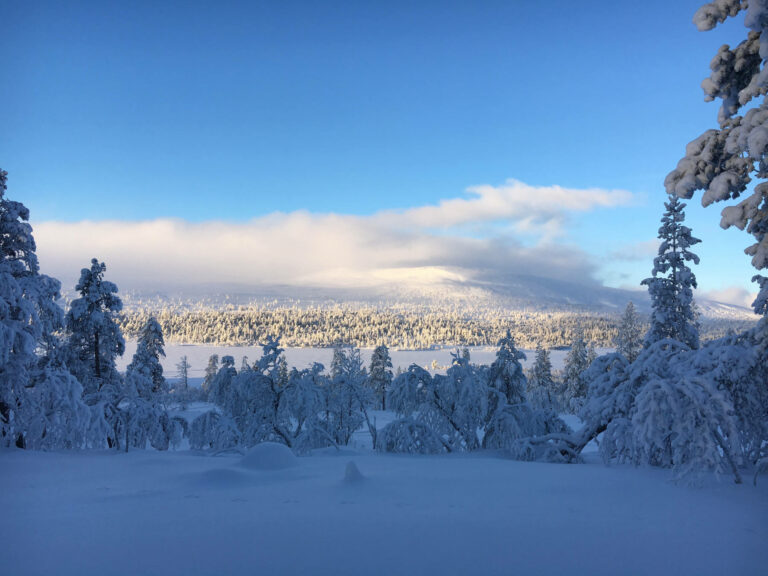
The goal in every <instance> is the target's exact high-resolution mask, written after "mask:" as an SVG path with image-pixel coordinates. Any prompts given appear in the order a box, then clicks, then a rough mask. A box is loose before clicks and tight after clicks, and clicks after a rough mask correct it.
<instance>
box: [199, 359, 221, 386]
mask: <svg viewBox="0 0 768 576" xmlns="http://www.w3.org/2000/svg"><path fill="white" fill-rule="evenodd" d="M218 371H219V355H218V354H211V356H210V357H209V358H208V365H207V366H206V367H205V377H204V378H203V383H202V386H201V388H202V389H203V392H205V393H206V394H207V393H208V391H209V390H210V387H211V383H212V382H213V379H214V378H216V374H217V373H218Z"/></svg>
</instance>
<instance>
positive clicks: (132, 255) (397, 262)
mask: <svg viewBox="0 0 768 576" xmlns="http://www.w3.org/2000/svg"><path fill="white" fill-rule="evenodd" d="M631 202H632V195H631V194H630V193H629V192H625V191H620V190H599V189H588V190H573V189H567V188H561V187H558V186H551V187H533V186H528V185H526V184H523V183H521V182H517V181H513V180H510V181H508V182H507V183H505V184H504V185H502V186H498V187H493V186H477V187H473V188H470V189H468V191H467V194H466V195H465V196H463V197H460V198H453V199H448V200H444V201H441V202H439V203H438V204H436V205H429V206H418V207H413V208H408V209H404V210H399V211H395V210H388V211H382V212H379V213H376V214H373V215H370V216H353V215H342V214H311V213H308V212H292V213H287V214H286V213H275V214H269V215H266V216H260V217H258V218H254V219H253V220H251V221H249V222H245V223H232V222H199V223H190V222H185V221H181V220H173V219H161V220H150V221H140V222H125V221H120V220H112V221H99V222H90V221H84V222H43V223H39V224H36V225H35V237H36V240H37V243H38V254H39V255H40V260H41V264H42V267H43V271H44V272H45V273H47V274H50V275H53V276H56V277H58V278H60V279H62V281H63V282H64V284H65V287H69V285H70V284H72V285H73V283H74V281H75V280H76V278H77V276H78V274H79V270H80V269H81V268H82V267H84V266H86V265H87V264H88V262H89V260H90V258H92V257H96V258H98V259H99V260H102V261H104V262H106V263H107V266H108V276H109V278H110V279H112V280H114V281H116V282H117V283H118V285H119V286H120V287H121V288H126V289H128V288H130V289H157V290H161V289H165V288H167V287H184V286H194V285H210V284H219V283H220V284H240V285H250V286H253V287H254V288H256V287H258V286H266V285H275V284H287V285H296V286H318V287H323V286H327V287H351V288H352V287H373V286H379V285H387V284H396V283H419V282H423V283H430V282H437V281H450V282H469V281H471V282H503V281H504V280H505V279H507V278H510V277H513V276H515V275H520V274H522V275H531V276H540V277H543V278H553V279H560V280H568V281H571V282H573V281H577V282H582V283H585V284H590V283H594V282H596V281H595V280H594V273H595V265H594V263H593V262H592V261H591V260H590V257H589V256H588V255H587V254H585V253H584V252H583V251H581V250H580V249H578V248H576V247H573V246H568V245H567V244H565V243H562V242H559V241H558V238H560V237H562V236H564V235H565V234H566V230H565V227H564V226H565V223H567V221H568V219H569V218H570V217H571V216H572V214H574V213H576V212H586V211H591V210H595V209H607V208H612V207H616V206H622V205H627V204H629V203H631ZM494 223H501V224H503V225H504V226H503V227H502V231H500V230H499V228H498V227H494V226H492V224H494ZM468 226H469V227H471V228H472V233H468V232H467V231H466V230H467V227H468ZM483 230H485V232H483ZM478 231H479V232H478ZM519 233H524V234H526V236H527V237H528V239H530V237H531V235H533V236H534V238H535V241H534V242H533V243H530V242H529V243H523V242H522V241H521V240H520V239H519V238H520V236H519V235H518V234H519Z"/></svg>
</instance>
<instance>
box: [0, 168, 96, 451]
mask: <svg viewBox="0 0 768 576" xmlns="http://www.w3.org/2000/svg"><path fill="white" fill-rule="evenodd" d="M6 190H7V172H5V171H4V170H0V446H8V445H11V444H16V445H17V446H20V447H28V448H39V449H59V448H76V447H81V446H82V445H83V442H84V433H85V430H86V426H87V424H88V421H89V412H88V409H87V407H86V406H85V405H84V404H83V403H82V401H81V392H82V388H81V386H80V384H79V383H78V382H77V381H76V380H75V378H73V377H72V376H71V375H70V374H69V373H68V371H67V370H66V369H65V367H64V365H63V362H62V355H61V353H60V352H61V351H60V346H59V341H58V338H57V336H56V334H55V332H56V331H58V330H60V329H61V327H62V320H63V311H62V310H61V308H60V307H59V306H58V305H57V304H56V300H57V299H58V298H59V289H60V284H59V282H58V280H55V279H53V278H50V277H48V276H45V275H43V274H40V271H39V266H38V262H37V255H36V254H35V250H36V246H35V240H34V238H33V236H32V227H31V226H30V225H29V222H28V221H29V210H27V208H26V207H25V206H24V205H23V204H21V203H20V202H14V201H12V200H8V199H7V198H6V197H5V194H6Z"/></svg>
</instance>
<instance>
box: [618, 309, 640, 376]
mask: <svg viewBox="0 0 768 576" xmlns="http://www.w3.org/2000/svg"><path fill="white" fill-rule="evenodd" d="M614 344H615V345H616V352H618V353H619V354H621V355H623V356H624V358H626V359H627V360H628V361H629V362H630V363H631V362H634V361H635V359H636V358H637V356H638V354H640V350H642V349H643V326H642V323H641V321H640V316H639V315H638V313H637V310H635V305H634V304H633V303H632V302H629V303H628V304H627V307H626V308H625V309H624V314H622V316H621V320H619V327H618V331H617V333H616V339H615V340H614Z"/></svg>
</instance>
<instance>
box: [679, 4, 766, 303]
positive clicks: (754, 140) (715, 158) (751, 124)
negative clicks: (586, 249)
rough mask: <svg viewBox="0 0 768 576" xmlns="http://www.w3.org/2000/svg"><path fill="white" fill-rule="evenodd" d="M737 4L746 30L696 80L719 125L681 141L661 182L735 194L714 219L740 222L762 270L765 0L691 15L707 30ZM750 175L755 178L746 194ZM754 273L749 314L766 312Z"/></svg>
mask: <svg viewBox="0 0 768 576" xmlns="http://www.w3.org/2000/svg"><path fill="white" fill-rule="evenodd" d="M742 11H745V12H746V14H745V18H744V25H745V26H746V28H747V29H748V30H749V32H748V33H747V37H746V39H745V40H743V41H742V42H741V43H740V44H739V45H738V46H736V47H735V48H731V47H730V46H728V45H723V46H721V47H720V50H719V51H718V52H717V54H716V55H715V57H714V58H713V59H712V62H711V63H710V68H711V69H712V74H711V75H710V77H709V78H707V79H705V80H704V82H702V84H701V86H702V88H703V90H704V94H705V100H707V101H713V100H715V99H720V100H721V101H722V104H721V106H720V111H719V113H718V123H719V125H720V126H719V129H716V130H707V131H706V132H704V133H703V134H702V135H701V136H699V137H698V138H696V139H695V140H693V141H692V142H690V143H689V144H688V145H687V146H686V149H685V157H684V158H682V159H681V160H680V162H678V164H677V168H675V170H673V171H672V172H671V173H670V174H669V175H668V176H667V178H666V180H665V181H664V185H665V187H666V189H667V193H669V194H676V195H677V196H679V197H681V198H691V197H692V196H693V193H694V192H695V191H696V190H703V191H704V195H703V196H702V199H701V202H702V204H703V205H704V206H709V205H710V204H712V203H714V202H720V201H729V200H733V201H736V200H738V202H737V203H736V204H735V205H734V206H727V207H726V208H724V209H723V211H722V219H721V221H720V225H721V226H722V227H723V228H729V227H731V226H736V227H737V228H739V229H740V230H744V229H746V231H747V232H748V233H750V234H751V235H752V236H753V237H754V239H755V241H756V242H755V243H754V244H752V245H751V246H749V247H748V248H747V249H746V250H745V252H746V253H747V254H748V255H750V256H751V257H752V265H753V266H754V267H755V268H756V269H757V270H764V269H766V268H768V182H766V181H765V180H766V176H768V172H767V171H766V168H765V167H766V165H767V164H768V162H767V161H766V153H767V152H768V137H766V134H768V107H767V106H766V102H765V94H766V91H767V89H768V71H766V68H765V60H766V56H767V55H768V16H767V15H768V3H767V2H766V1H765V0H749V1H748V2H746V1H738V0H715V1H713V2H709V3H707V4H705V5H704V6H702V7H701V8H700V9H699V10H698V11H697V12H696V15H695V16H694V18H693V21H694V23H695V24H696V26H697V27H698V29H699V30H711V29H712V28H714V27H715V26H716V25H717V24H719V23H722V22H725V20H727V19H728V18H729V17H735V16H737V15H738V14H739V13H740V12H742ZM741 113H743V115H742V114H741ZM753 175H754V176H755V177H757V178H758V179H759V180H761V182H759V183H758V184H757V185H756V186H754V188H753V189H752V190H751V192H749V193H748V187H749V185H750V183H751V182H752V177H753ZM742 195H744V196H743V197H742ZM753 280H754V281H757V282H758V284H759V286H760V292H759V294H758V297H757V299H756V300H755V302H754V303H753V307H754V309H755V313H757V314H762V315H768V282H767V281H766V279H765V277H763V276H760V275H757V276H755V277H754V278H753Z"/></svg>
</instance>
